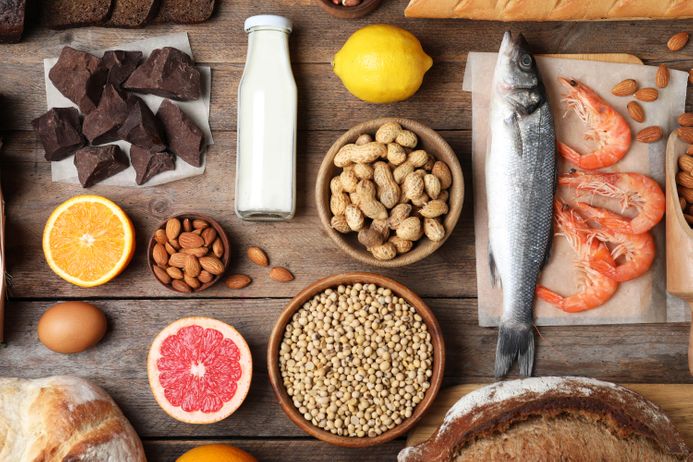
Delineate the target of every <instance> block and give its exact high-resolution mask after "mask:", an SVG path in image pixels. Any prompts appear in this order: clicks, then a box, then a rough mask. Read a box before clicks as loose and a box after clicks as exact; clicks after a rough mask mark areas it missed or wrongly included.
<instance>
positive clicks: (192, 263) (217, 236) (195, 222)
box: [147, 213, 231, 293]
mask: <svg viewBox="0 0 693 462" xmlns="http://www.w3.org/2000/svg"><path fill="white" fill-rule="evenodd" d="M230 254H231V248H230V244H229V238H228V236H227V235H226V232H224V229H223V228H222V227H221V225H220V224H219V223H217V222H216V221H215V220H213V219H212V218H210V217H208V216H205V215H200V214H195V213H183V214H180V215H176V216H172V217H170V218H168V219H166V220H165V221H164V222H163V223H162V224H161V225H160V226H159V227H158V228H157V230H156V231H155V232H154V235H153V236H152V238H151V239H150V240H149V246H148V248H147V255H148V259H147V261H148V262H149V268H150V269H151V271H152V273H153V274H154V277H155V278H156V279H157V281H159V282H160V283H161V284H162V285H163V286H164V287H166V288H167V289H170V290H173V291H176V292H180V293H192V292H201V291H203V290H205V289H207V288H209V287H211V286H212V285H214V284H215V283H216V282H217V281H218V280H219V279H221V277H222V276H223V274H224V272H225V271H226V268H227V267H228V265H229V256H230Z"/></svg>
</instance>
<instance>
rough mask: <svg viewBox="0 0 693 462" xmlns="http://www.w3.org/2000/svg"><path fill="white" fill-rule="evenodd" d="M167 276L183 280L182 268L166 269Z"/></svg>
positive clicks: (170, 267)
mask: <svg viewBox="0 0 693 462" xmlns="http://www.w3.org/2000/svg"><path fill="white" fill-rule="evenodd" d="M166 274H168V275H169V276H170V277H171V278H172V279H183V272H182V271H181V270H180V268H176V267H175V266H169V267H168V268H166Z"/></svg>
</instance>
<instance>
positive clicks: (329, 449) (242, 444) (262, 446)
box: [144, 439, 404, 462]
mask: <svg viewBox="0 0 693 462" xmlns="http://www.w3.org/2000/svg"><path fill="white" fill-rule="evenodd" d="M214 443H222V444H224V443H225V444H231V445H234V446H237V447H239V448H241V449H245V450H246V451H248V452H250V453H251V454H253V455H254V456H255V457H257V459H258V460H261V461H262V462H287V461H306V462H311V461H318V460H320V461H325V460H330V461H339V462H341V461H354V460H359V461H365V460H377V461H386V460H395V458H396V457H397V453H398V452H399V451H400V450H401V449H402V448H403V447H404V441H402V440H396V441H392V442H390V443H386V444H382V445H380V446H376V447H373V448H364V449H348V448H340V447H337V446H331V445H329V444H327V443H323V442H321V441H316V440H272V439H243V440H233V439H222V440H178V441H166V440H145V441H144V449H145V451H146V453H147V460H148V461H149V462H171V461H173V460H176V458H177V457H178V456H180V455H181V454H182V453H184V452H185V451H187V450H189V449H192V448H194V447H197V446H200V445H203V444H214Z"/></svg>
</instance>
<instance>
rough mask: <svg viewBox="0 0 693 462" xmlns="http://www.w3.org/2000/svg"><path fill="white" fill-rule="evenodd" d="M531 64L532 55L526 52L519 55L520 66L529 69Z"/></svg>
mask: <svg viewBox="0 0 693 462" xmlns="http://www.w3.org/2000/svg"><path fill="white" fill-rule="evenodd" d="M531 65H532V57H531V56H530V55H528V54H523V55H522V56H521V57H520V66H522V67H523V68H525V69H529V67H530V66H531Z"/></svg>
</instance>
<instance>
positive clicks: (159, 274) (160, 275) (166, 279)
mask: <svg viewBox="0 0 693 462" xmlns="http://www.w3.org/2000/svg"><path fill="white" fill-rule="evenodd" d="M152 270H153V271H154V276H156V278H157V279H158V280H159V281H161V282H162V283H163V284H170V283H171V276H169V275H168V273H167V272H166V270H165V269H163V268H160V267H158V266H152Z"/></svg>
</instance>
